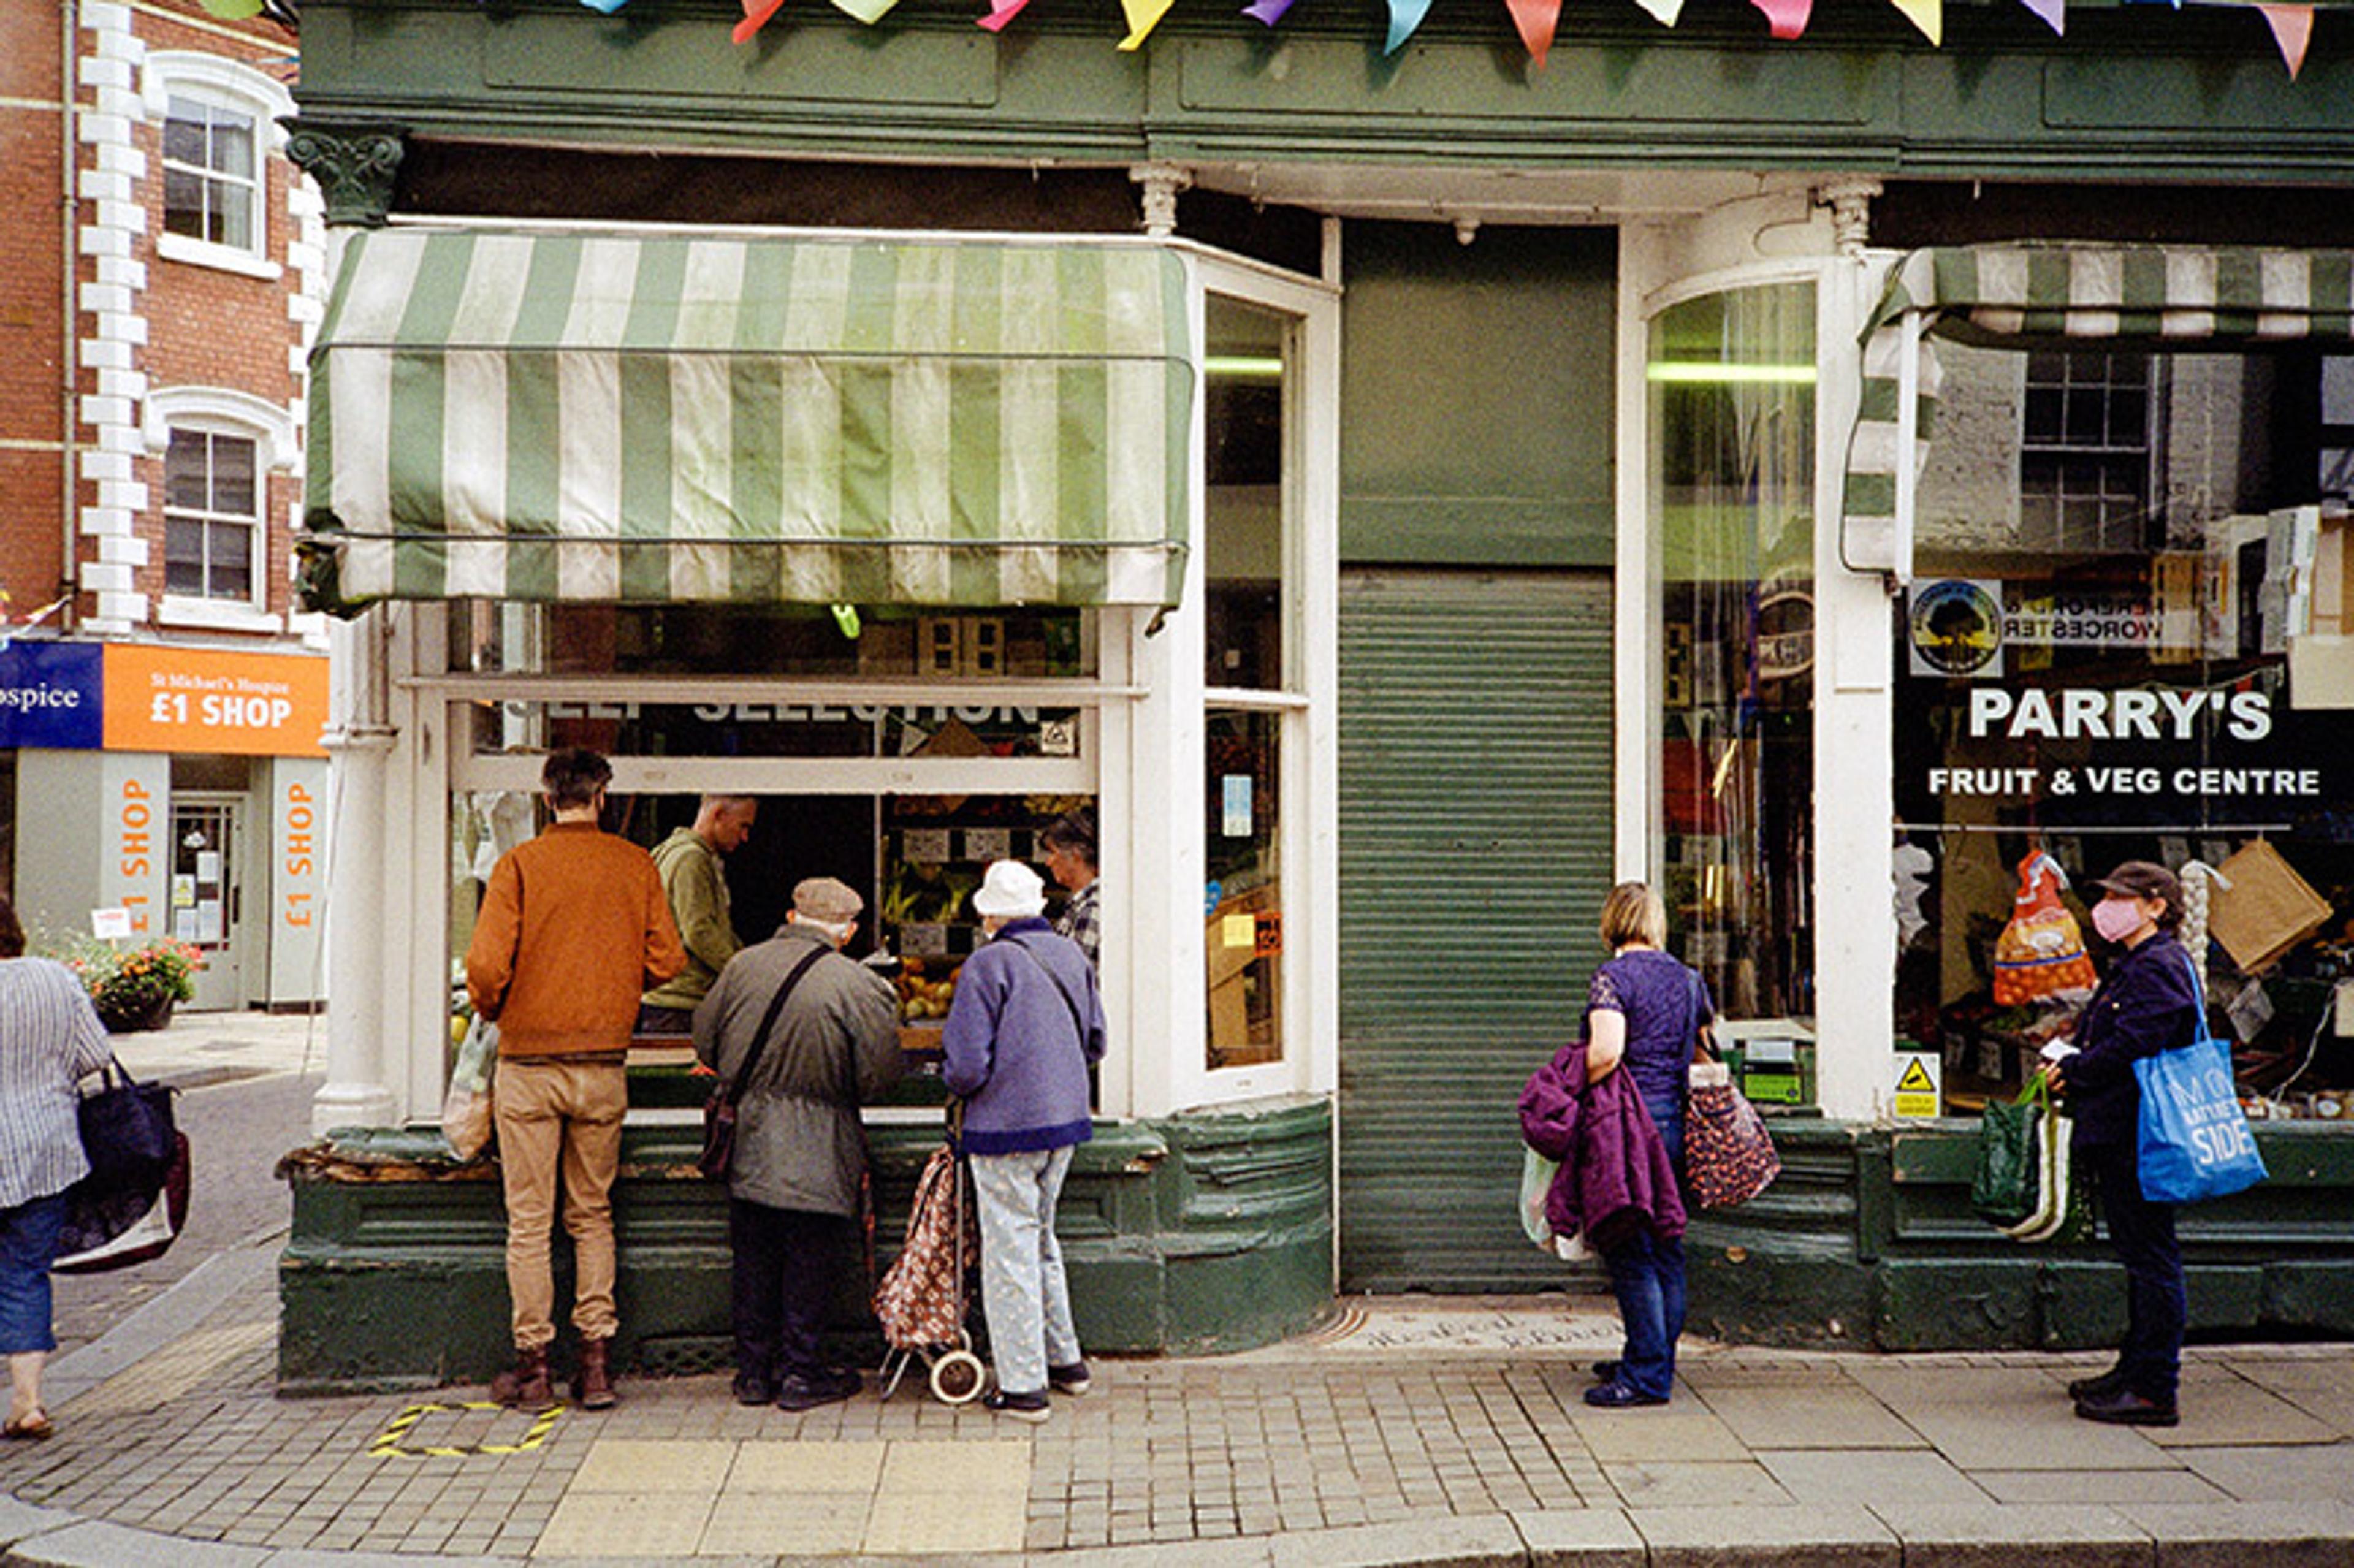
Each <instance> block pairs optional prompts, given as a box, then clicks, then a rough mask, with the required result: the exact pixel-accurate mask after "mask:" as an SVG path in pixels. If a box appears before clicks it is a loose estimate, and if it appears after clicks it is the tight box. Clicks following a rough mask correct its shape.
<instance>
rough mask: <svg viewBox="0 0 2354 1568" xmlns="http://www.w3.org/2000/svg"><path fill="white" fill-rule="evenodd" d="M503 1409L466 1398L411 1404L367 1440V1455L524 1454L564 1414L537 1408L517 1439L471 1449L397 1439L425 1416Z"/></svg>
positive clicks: (544, 1438) (543, 1439)
mask: <svg viewBox="0 0 2354 1568" xmlns="http://www.w3.org/2000/svg"><path fill="white" fill-rule="evenodd" d="M505 1408H506V1406H505V1405H503V1404H490V1403H488V1402H487V1401H482V1400H468V1401H465V1402H464V1403H462V1404H412V1405H410V1406H408V1408H407V1409H405V1410H403V1411H402V1412H401V1413H400V1414H398V1415H396V1416H394V1417H393V1418H392V1425H389V1426H387V1427H386V1428H385V1429H384V1430H383V1431H382V1432H379V1433H377V1434H376V1436H375V1437H373V1438H372V1439H370V1440H369V1442H368V1449H367V1451H368V1457H369V1458H371V1459H392V1458H399V1459H467V1458H472V1457H474V1456H475V1455H477V1454H528V1453H530V1452H531V1451H532V1450H533V1449H534V1448H536V1447H538V1446H540V1445H541V1444H543V1443H545V1442H546V1441H547V1435H548V1434H549V1433H550V1432H552V1431H554V1430H555V1429H556V1423H557V1418H558V1417H559V1416H561V1415H562V1414H564V1407H563V1406H562V1405H557V1406H556V1407H555V1408H553V1409H550V1410H543V1411H541V1412H540V1413H539V1414H538V1416H537V1417H536V1418H535V1419H534V1420H533V1422H532V1424H531V1429H530V1430H529V1431H527V1432H525V1434H524V1435H523V1437H522V1438H521V1440H520V1441H517V1442H514V1443H478V1444H476V1445H474V1446H472V1447H471V1448H461V1447H454V1446H426V1447H418V1448H409V1447H405V1446H402V1443H401V1439H402V1438H404V1437H406V1436H408V1434H409V1430H410V1429H411V1428H412V1427H414V1426H415V1425H417V1424H418V1423H419V1422H420V1421H422V1420H424V1419H425V1418H426V1417H427V1416H429V1415H433V1414H457V1413H458V1412H460V1411H465V1410H504V1409H505Z"/></svg>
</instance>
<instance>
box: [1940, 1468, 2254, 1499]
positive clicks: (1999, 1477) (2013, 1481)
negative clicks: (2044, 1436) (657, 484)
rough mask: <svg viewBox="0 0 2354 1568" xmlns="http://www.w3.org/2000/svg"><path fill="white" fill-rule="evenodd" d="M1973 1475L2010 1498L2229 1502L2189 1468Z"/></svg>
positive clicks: (1996, 1496)
mask: <svg viewBox="0 0 2354 1568" xmlns="http://www.w3.org/2000/svg"><path fill="white" fill-rule="evenodd" d="M1970 1479H1971V1480H1973V1481H1975V1482H1977V1483H1978V1485H1979V1486H1981V1487H1983V1488H1985V1489H1986V1492H1987V1495H1988V1496H1989V1497H1991V1498H1993V1499H1994V1500H1995V1501H1997V1502H2006V1503H2058V1502H2067V1503H2206V1504H2212V1503H2228V1502H2230V1501H2231V1500H2232V1499H2230V1498H2229V1497H2227V1496H2225V1495H2224V1493H2223V1491H2222V1489H2221V1488H2219V1487H2217V1486H2216V1485H2214V1483H2212V1482H2211V1481H2208V1480H2204V1479H2202V1478H2200V1477H2198V1476H2195V1475H2193V1474H2191V1473H2190V1471H2189V1470H1973V1471H1971V1472H1970Z"/></svg>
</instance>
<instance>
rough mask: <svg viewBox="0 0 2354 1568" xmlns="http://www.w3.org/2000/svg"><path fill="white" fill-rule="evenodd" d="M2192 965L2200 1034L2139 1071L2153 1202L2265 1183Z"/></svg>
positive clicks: (2144, 1175) (2145, 1178)
mask: <svg viewBox="0 0 2354 1568" xmlns="http://www.w3.org/2000/svg"><path fill="white" fill-rule="evenodd" d="M2182 961H2183V962H2184V963H2185V964H2189V965H2190V991H2191V994H2192V995H2193V996H2194V997H2196V998H2197V999H2198V1002H2199V1022H2198V1028H2197V1033H2196V1034H2195V1035H2194V1036H2193V1038H2192V1039H2191V1042H2190V1044H2188V1045H2178V1046H2176V1047H2175V1048H2174V1049H2172V1050H2171V1051H2160V1052H2159V1053H2158V1054H2156V1055H2155V1056H2144V1057H2142V1058H2141V1059H2140V1060H2139V1061H2137V1062H2136V1063H2135V1064H2134V1077H2135V1079H2136V1080H2137V1082H2138V1083H2139V1084H2140V1085H2141V1128H2140V1132H2141V1150H2140V1161H2139V1162H2140V1167H2141V1195H2142V1196H2143V1197H2144V1198H2146V1199H2147V1200H2148V1201H2149V1202H2153V1203H2196V1202H2200V1201H2201V1200H2203V1199H2207V1198H2228V1197H2230V1196H2231V1195H2232V1193H2234V1192H2240V1191H2242V1190H2243V1189H2244V1188H2249V1187H2253V1186H2254V1185H2255V1184H2256V1183H2257V1182H2259V1181H2263V1180H2264V1156H2263V1155H2261V1154H2259V1153H2257V1152H2256V1139H2255V1135H2254V1134H2253V1133H2251V1132H2250V1131H2249V1130H2248V1118H2247V1116H2246V1114H2245V1113H2244V1112H2243V1111H2242V1110H2241V1109H2240V1097H2239V1096H2238V1095H2237V1094H2236V1093H2235V1092H2234V1091H2233V1089H2232V1053H2231V1051H2230V1050H2229V1048H2227V1047H2226V1046H2225V1045H2224V1044H2223V1043H2222V1042H2221V1041H2220V1040H2218V1039H2216V1038H2215V1037H2214V1035H2212V1034H2211V1033H2208V1030H2207V993H2206V991H2205V990H2204V989H2203V988H2201V987H2200V983H2199V969H2198V966H2197V965H2196V964H2192V963H2191V962H2190V955H2189V954H2188V953H2186V954H2184V955H2183V958H2182Z"/></svg>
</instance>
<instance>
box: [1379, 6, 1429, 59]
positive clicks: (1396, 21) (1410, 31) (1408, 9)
mask: <svg viewBox="0 0 2354 1568" xmlns="http://www.w3.org/2000/svg"><path fill="white" fill-rule="evenodd" d="M1429 15H1430V0H1390V37H1389V42H1387V43H1385V44H1384V45H1383V46H1382V52H1383V53H1384V54H1385V55H1394V54H1395V53H1397V52H1398V50H1399V49H1400V48H1404V47H1405V41H1406V40H1407V39H1408V38H1411V37H1414V30H1415V29H1416V27H1419V26H1422V19H1423V18H1424V17H1425V16H1429Z"/></svg>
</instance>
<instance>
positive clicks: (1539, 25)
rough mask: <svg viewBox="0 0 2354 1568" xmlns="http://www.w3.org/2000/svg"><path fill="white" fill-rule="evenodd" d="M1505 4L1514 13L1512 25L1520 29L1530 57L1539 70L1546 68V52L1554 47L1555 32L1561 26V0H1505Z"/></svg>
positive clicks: (1522, 40)
mask: <svg viewBox="0 0 2354 1568" xmlns="http://www.w3.org/2000/svg"><path fill="white" fill-rule="evenodd" d="M1504 6H1505V9H1507V10H1509V11H1511V14H1512V26H1515V27H1517V28H1519V29H1520V34H1521V42H1522V44H1524V45H1526V46H1527V47H1528V51H1529V58H1531V59H1532V60H1534V61H1535V62H1536V67H1537V69H1539V70H1543V69H1544V63H1545V52H1546V51H1547V50H1549V49H1551V48H1553V32H1554V30H1555V29H1556V28H1558V27H1559V26H1561V0H1504Z"/></svg>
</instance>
